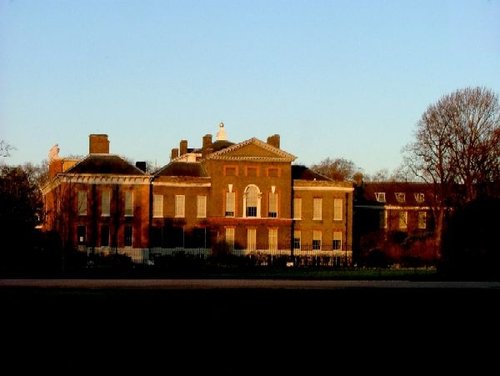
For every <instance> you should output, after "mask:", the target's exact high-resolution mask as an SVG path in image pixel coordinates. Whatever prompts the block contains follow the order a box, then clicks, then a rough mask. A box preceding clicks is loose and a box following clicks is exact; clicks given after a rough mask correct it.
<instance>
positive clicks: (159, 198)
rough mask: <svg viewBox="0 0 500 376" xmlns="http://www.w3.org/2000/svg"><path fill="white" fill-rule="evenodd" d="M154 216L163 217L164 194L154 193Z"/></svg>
mask: <svg viewBox="0 0 500 376" xmlns="http://www.w3.org/2000/svg"><path fill="white" fill-rule="evenodd" d="M153 217H155V218H163V195H153Z"/></svg>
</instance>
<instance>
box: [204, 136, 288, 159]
mask: <svg viewBox="0 0 500 376" xmlns="http://www.w3.org/2000/svg"><path fill="white" fill-rule="evenodd" d="M217 142H219V141H216V142H215V143H214V144H216V143H217ZM212 147H213V145H212ZM296 158H297V157H296V156H294V155H292V154H290V153H287V152H286V151H283V150H281V149H279V148H277V147H274V146H272V145H270V144H268V143H266V142H263V141H261V140H259V139H257V138H255V137H252V138H250V139H248V140H246V141H243V142H240V143H238V144H233V145H230V146H229V145H228V146H225V147H224V148H223V149H221V150H219V151H216V152H213V153H211V154H209V155H207V157H206V159H225V160H240V161H249V160H252V161H259V160H261V161H262V160H266V161H275V162H285V161H286V162H292V161H293V160H295V159H296Z"/></svg>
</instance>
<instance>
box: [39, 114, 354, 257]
mask: <svg viewBox="0 0 500 376" xmlns="http://www.w3.org/2000/svg"><path fill="white" fill-rule="evenodd" d="M201 141H202V142H201V146H200V147H196V148H192V147H189V145H188V141H187V140H181V141H180V143H179V147H178V148H177V147H176V148H173V149H172V152H171V160H170V162H169V163H168V164H167V165H165V166H163V167H161V168H159V169H158V170H157V171H154V172H151V173H148V172H146V165H145V163H144V162H137V163H136V164H135V165H133V164H131V163H129V162H128V161H126V160H125V159H123V158H122V157H120V156H118V155H115V154H111V153H110V152H109V140H108V136H107V135H105V134H92V135H90V136H89V154H88V155H87V156H86V157H84V158H82V159H81V160H68V159H65V158H62V157H59V155H58V153H57V151H54V150H52V151H51V153H50V162H49V163H50V166H49V170H50V181H49V182H48V184H46V185H45V186H44V187H43V189H42V191H43V195H44V204H45V212H46V213H45V214H46V221H45V225H44V228H45V229H46V230H48V231H56V232H57V233H58V234H59V235H60V237H61V239H62V241H63V245H64V246H66V247H71V248H75V249H79V250H81V251H84V252H87V253H89V252H96V253H103V254H109V253H112V252H117V253H121V254H126V255H129V256H131V257H132V259H133V260H134V261H135V262H141V263H142V262H151V261H154V258H155V257H156V256H158V255H167V254H173V253H175V252H184V253H192V254H197V255H200V256H203V257H205V256H209V255H211V254H212V253H213V252H214V251H215V250H216V249H217V247H220V246H221V244H223V245H224V246H225V247H226V249H228V250H229V251H230V252H231V253H232V254H234V255H239V256H255V257H259V258H261V259H263V260H266V259H268V258H270V257H277V256H287V257H289V258H290V259H291V260H293V261H294V262H295V263H298V264H300V263H310V262H312V260H314V262H317V263H321V264H322V265H350V264H351V263H352V224H353V218H352V213H353V193H354V186H353V184H352V183H348V182H338V181H332V180H331V179H329V178H327V177H324V176H321V175H319V174H317V173H315V172H313V171H312V170H310V169H308V168H307V167H305V166H302V165H295V164H293V162H294V160H295V159H296V157H295V156H294V155H292V154H290V153H288V152H286V151H284V150H282V149H281V148H280V136H279V135H277V134H274V135H271V136H270V137H268V138H267V140H266V141H262V140H259V139H257V138H250V139H248V140H245V141H242V142H239V143H233V142H230V141H229V140H228V138H227V133H226V129H225V127H224V124H222V123H221V124H220V125H219V130H218V132H217V134H216V137H215V140H214V139H213V136H212V135H211V134H207V135H205V136H203V137H202V140H201Z"/></svg>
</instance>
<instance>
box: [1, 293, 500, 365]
mask: <svg viewBox="0 0 500 376" xmlns="http://www.w3.org/2000/svg"><path fill="white" fill-rule="evenodd" d="M499 302H500V289H495V288H491V289H488V288H482V289H475V288H465V289H457V288H437V289H419V288H376V289H374V288H371V289H370V288H352V289H349V288H346V289H334V290H314V289H177V290H176V289H170V290H164V289H134V288H114V289H106V288H95V289H71V288H64V289H62V288H13V287H4V288H0V303H1V309H0V322H1V330H2V336H1V340H2V348H3V350H2V351H1V352H0V354H1V355H0V357H1V359H0V360H1V367H2V368H3V369H4V370H6V369H9V370H10V369H13V370H14V372H11V373H10V374H53V373H64V374H67V375H73V374H77V373H87V374H89V373H90V374H93V375H95V374H113V375H114V374H122V373H127V374H140V375H143V374H158V375H160V374H161V375H182V374H231V375H240V374H254V375H255V374H256V375H268V374H276V375H281V374H294V375H295V374H306V375H311V374H322V373H326V374H351V373H354V374H360V373H366V372H370V373H375V372H376V373H377V374H379V373H380V372H383V374H385V373H394V374H395V373H396V372H397V373H398V374H417V373H418V374H422V373H425V374H429V373H432V374H436V373H437V374H451V373H455V372H458V371H460V373H462V372H467V371H468V372H474V374H475V375H477V374H483V373H486V370H487V369H492V368H491V367H493V366H494V367H497V366H496V358H497V352H498V343H499V338H500V337H499V335H500V330H499V320H500V307H499V304H498V303H499ZM28 372H29V373H28ZM2 373H3V372H2ZM493 373H495V374H496V371H495V372H493Z"/></svg>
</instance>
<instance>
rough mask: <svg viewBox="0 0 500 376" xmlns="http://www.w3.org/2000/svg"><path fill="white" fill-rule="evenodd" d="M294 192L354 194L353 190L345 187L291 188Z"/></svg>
mask: <svg viewBox="0 0 500 376" xmlns="http://www.w3.org/2000/svg"><path fill="white" fill-rule="evenodd" d="M292 189H293V190H294V191H335V192H354V188H347V187H303V186H300V187H292Z"/></svg>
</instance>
